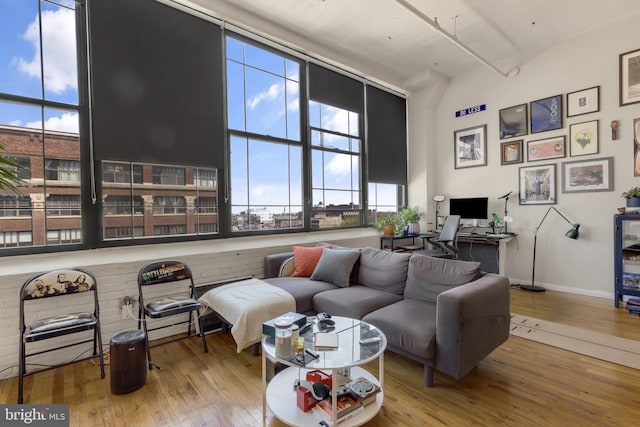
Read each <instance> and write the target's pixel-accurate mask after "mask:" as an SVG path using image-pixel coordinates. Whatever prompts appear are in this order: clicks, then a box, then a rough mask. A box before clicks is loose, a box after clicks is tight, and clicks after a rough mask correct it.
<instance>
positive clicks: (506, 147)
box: [500, 139, 523, 166]
mask: <svg viewBox="0 0 640 427" xmlns="http://www.w3.org/2000/svg"><path fill="white" fill-rule="evenodd" d="M522 146H523V141H522V140H521V139H518V140H516V141H507V142H503V143H501V144H500V164H501V165H502V166H504V165H513V164H516V163H522V159H523V156H522Z"/></svg>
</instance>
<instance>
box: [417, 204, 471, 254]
mask: <svg viewBox="0 0 640 427" xmlns="http://www.w3.org/2000/svg"><path fill="white" fill-rule="evenodd" d="M459 227H460V215H449V216H448V217H447V219H446V221H445V222H444V225H443V226H442V231H441V232H440V235H438V236H437V237H436V238H432V239H429V240H427V242H428V243H429V244H430V245H432V246H435V249H432V250H429V249H422V250H417V251H414V252H413V253H414V254H419V255H425V256H430V257H435V258H452V259H458V258H459V251H458V246H457V244H456V239H457V236H458V228H459Z"/></svg>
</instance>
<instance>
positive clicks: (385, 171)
mask: <svg viewBox="0 0 640 427" xmlns="http://www.w3.org/2000/svg"><path fill="white" fill-rule="evenodd" d="M367 149H368V151H367V155H368V157H367V159H368V161H367V163H368V166H369V177H368V180H369V182H377V183H384V184H397V185H406V184H407V110H406V100H405V99H404V98H401V97H399V96H397V95H394V94H392V93H389V92H385V91H383V90H381V89H378V88H376V87H373V86H369V85H367Z"/></svg>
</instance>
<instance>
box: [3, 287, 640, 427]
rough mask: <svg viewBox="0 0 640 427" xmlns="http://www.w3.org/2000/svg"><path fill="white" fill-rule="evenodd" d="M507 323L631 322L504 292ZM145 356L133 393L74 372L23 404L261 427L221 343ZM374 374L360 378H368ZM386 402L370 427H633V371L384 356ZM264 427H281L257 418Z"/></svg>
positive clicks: (587, 306)
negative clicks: (443, 369) (523, 319)
mask: <svg viewBox="0 0 640 427" xmlns="http://www.w3.org/2000/svg"><path fill="white" fill-rule="evenodd" d="M512 311H513V312H515V313H518V314H523V315H529V316H533V317H537V318H540V319H545V320H550V321H554V322H560V323H565V324H570V325H573V326H578V327H583V328H591V329H593V330H596V331H598V332H604V333H609V334H612V335H616V336H620V337H624V338H629V339H636V340H640V319H638V318H634V317H631V316H629V315H628V314H627V312H626V311H624V310H623V309H615V308H614V307H613V302H611V301H603V300H601V299H598V298H590V297H582V296H576V295H569V294H562V293H558V292H551V291H547V292H545V293H530V292H526V291H522V290H519V289H517V288H513V289H512ZM207 340H208V343H209V353H206V354H205V353H203V352H202V342H201V341H200V340H199V339H198V338H193V339H188V340H182V341H178V342H174V343H170V344H167V345H164V346H160V347H156V348H154V349H153V356H154V361H155V362H156V363H157V364H158V365H160V366H161V367H162V369H161V370H157V369H154V370H153V371H150V372H149V373H148V374H149V375H148V379H147V383H146V385H145V386H144V387H142V388H141V389H139V390H137V391H134V392H132V393H129V394H125V395H113V394H111V392H110V383H109V371H108V369H107V377H106V378H105V379H104V380H101V379H100V374H99V368H97V367H94V366H91V364H90V363H89V362H80V363H76V364H73V365H69V366H66V367H63V368H58V369H54V370H50V371H46V372H42V373H38V374H36V375H33V376H30V377H27V379H26V381H25V402H26V403H68V404H69V405H70V418H71V420H70V423H71V425H72V426H83V427H84V426H91V425H95V426H102V425H105V426H163V425H164V426H196V425H197V426H216V427H217V426H260V425H261V424H262V397H261V392H262V388H261V358H260V357H254V356H252V355H251V350H250V349H247V350H245V351H243V352H241V353H240V354H238V353H236V351H235V343H234V342H233V340H232V338H231V337H230V335H223V334H216V335H210V336H208V337H207ZM376 366H377V365H376V364H375V362H374V364H373V365H372V366H371V369H372V370H375V367H376ZM385 368H386V369H385V401H384V406H383V408H382V410H381V411H380V413H379V414H378V415H377V416H376V417H375V418H374V419H373V420H371V421H370V422H369V423H367V424H366V425H367V426H370V427H386V426H439V425H450V426H467V425H469V426H470V425H473V426H480V425H486V426H495V425H508V426H509V425H511V426H541V425H544V426H568V425H580V426H605V425H606V426H630V425H638V424H640V371H637V370H634V369H630V368H625V367H622V366H618V365H614V364H611V363H607V362H602V361H599V360H596V359H591V358H589V357H585V356H581V355H578V354H575V353H571V352H568V351H564V350H561V349H557V348H554V347H550V346H546V345H543V344H538V343H535V342H532V341H528V340H525V339H522V338H517V337H511V338H509V340H508V341H507V342H506V343H505V344H503V345H502V346H501V347H500V348H498V349H497V350H496V351H494V352H493V353H492V354H491V355H489V357H487V358H486V359H485V360H484V361H483V362H481V363H480V364H479V365H478V367H477V368H475V369H474V370H473V371H472V372H471V373H470V374H469V375H467V376H466V377H464V378H463V379H461V380H458V381H456V380H453V379H451V378H449V377H447V376H445V375H444V374H439V373H436V376H435V386H434V387H433V388H426V387H424V386H423V384H422V368H421V366H419V365H418V364H416V363H414V362H412V361H410V360H408V359H406V358H404V357H401V356H398V355H395V354H393V353H390V352H387V353H386V355H385ZM17 388H18V381H17V379H16V378H12V379H8V380H3V381H0V401H2V402H7V403H15V401H16V396H17ZM267 421H268V425H269V426H272V427H279V426H282V425H284V424H282V423H280V422H279V421H278V420H276V419H275V418H274V417H273V415H272V414H271V413H270V412H268V420H267Z"/></svg>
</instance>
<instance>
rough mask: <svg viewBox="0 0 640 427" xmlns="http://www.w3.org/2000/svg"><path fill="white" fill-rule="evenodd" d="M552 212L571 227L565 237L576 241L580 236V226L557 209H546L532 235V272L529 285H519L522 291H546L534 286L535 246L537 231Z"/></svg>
mask: <svg viewBox="0 0 640 427" xmlns="http://www.w3.org/2000/svg"><path fill="white" fill-rule="evenodd" d="M552 210H553V211H555V212H556V213H557V214H558V215H560V216H561V217H562V219H564V220H565V221H567V222H568V223H569V224H570V225H571V229H570V230H569V231H567V232H566V233H565V234H564V235H565V236H567V237H568V238H570V239H577V238H578V236H580V232H579V231H578V229H579V228H580V224H573V223H572V222H571V221H569V220H568V219H567V217H566V216H564V215H562V214H561V213H560V211H559V210H558V209H556V208H555V207H554V206H551V207H550V208H549V209H547V213H545V214H544V216H543V217H542V221H540V224H538V226H537V227H536V229H535V232H534V234H533V270H532V271H531V284H530V285H520V289H524V290H525V291H531V292H544V291H545V290H546V289H545V288H543V287H542V286H536V284H535V283H536V282H535V277H536V246H537V243H538V230H539V229H540V227H541V226H542V223H543V222H544V220H545V219H547V216H548V215H549V212H551V211H552Z"/></svg>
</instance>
